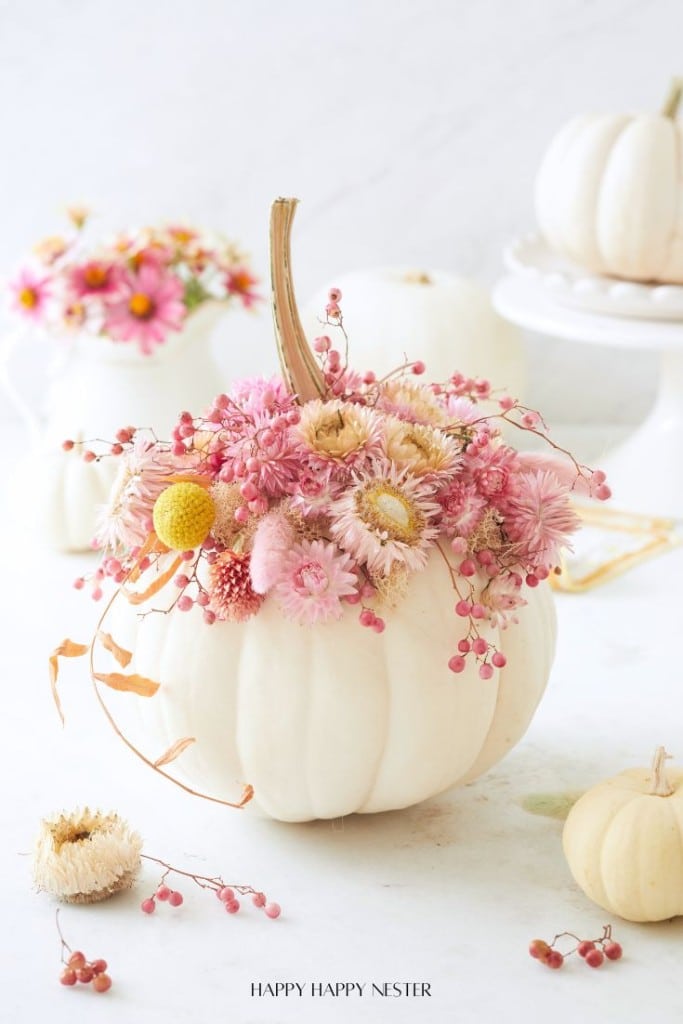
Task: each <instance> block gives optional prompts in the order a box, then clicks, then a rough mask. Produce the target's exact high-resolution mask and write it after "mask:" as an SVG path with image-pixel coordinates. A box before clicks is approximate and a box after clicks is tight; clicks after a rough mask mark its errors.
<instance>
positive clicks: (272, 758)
mask: <svg viewBox="0 0 683 1024" xmlns="http://www.w3.org/2000/svg"><path fill="white" fill-rule="evenodd" d="M176 593H177V592H176ZM173 596H175V595H174V594H169V596H168V600H169V601H170V600H171V599H172V597H173ZM528 598H529V603H528V605H527V606H526V607H524V608H522V609H521V610H520V615H519V618H520V622H519V624H518V625H514V626H511V627H510V628H508V629H507V630H505V631H504V632H501V631H499V630H489V631H488V632H486V631H484V634H483V635H484V636H485V637H486V638H487V639H489V640H490V641H492V642H493V643H495V644H496V646H497V647H498V648H499V649H500V650H501V651H502V652H503V653H504V654H505V655H506V657H507V665H506V666H505V668H503V669H496V671H495V675H494V677H493V678H492V679H490V680H488V681H483V680H481V679H480V678H479V675H478V673H477V669H476V666H474V664H472V665H468V667H467V669H466V670H465V672H463V673H462V674H460V675H458V676H457V677H456V676H454V675H453V673H452V672H451V671H450V670H449V668H448V659H449V657H450V656H451V654H452V653H453V651H454V650H455V649H456V646H457V641H458V639H459V638H460V637H461V636H463V635H464V627H463V625H462V621H463V620H462V619H458V618H457V616H456V615H455V614H454V612H453V601H454V594H453V589H452V585H451V581H450V577H449V575H448V572H447V571H446V569H445V566H444V563H443V561H442V559H441V558H440V557H439V556H438V555H434V556H433V557H432V559H431V561H430V562H429V564H428V567H427V568H426V569H425V570H424V571H422V572H419V573H415V574H414V576H413V578H412V579H411V582H410V588H409V592H408V594H407V595H406V596H405V597H404V598H403V599H402V600H401V602H400V603H399V604H398V606H397V607H396V608H394V609H392V610H391V612H390V614H387V616H386V621H387V626H386V629H385V631H384V633H382V634H381V635H377V634H376V633H375V632H373V631H372V630H369V629H363V628H362V627H361V626H360V625H359V624H358V620H357V611H356V610H354V609H353V608H350V609H349V611H348V612H347V613H346V614H345V616H344V618H343V619H342V620H340V621H338V622H332V623H329V624H325V625H321V626H316V627H315V628H305V627H300V628H298V627H296V626H293V625H292V623H291V621H289V620H287V619H285V618H284V616H283V615H282V612H281V611H280V610H279V608H278V606H277V605H276V604H275V602H274V600H273V599H272V598H267V599H266V601H265V603H264V605H263V606H262V608H261V609H260V611H259V613H258V615H255V616H254V617H253V618H252V619H250V620H249V621H248V622H246V623H229V622H222V623H216V624H215V625H213V626H207V625H205V623H204V622H203V621H202V619H201V616H199V615H197V614H192V613H189V614H188V613H184V612H180V611H177V610H173V611H171V612H169V613H168V614H151V615H146V616H145V617H144V618H139V617H138V612H140V611H142V612H144V611H145V610H147V609H148V607H149V605H153V606H154V607H156V608H159V607H164V605H163V604H160V600H161V599H162V595H161V594H157V595H155V597H154V598H153V599H152V600H151V601H150V602H149V605H142V606H141V607H138V608H134V607H131V606H130V605H129V604H128V603H127V602H126V600H125V599H124V598H122V597H120V598H117V600H116V601H115V602H114V604H113V606H112V608H111V610H110V612H109V614H108V615H107V616H106V617H105V620H104V622H103V624H102V629H103V630H104V631H105V632H107V633H109V634H111V635H112V636H113V637H114V639H115V640H116V642H117V643H118V644H120V645H121V646H122V647H124V648H125V649H127V650H129V651H133V652H134V659H133V661H132V662H131V664H130V665H129V666H128V668H127V669H126V671H127V672H131V671H132V672H136V673H139V674H140V675H142V676H145V677H147V678H150V679H152V680H154V681H155V682H158V683H160V689H159V690H158V692H157V693H156V694H155V695H154V696H153V697H149V698H146V697H138V696H133V695H129V694H121V695H118V694H114V695H113V696H111V697H110V696H109V694H107V696H106V701H107V703H108V704H109V705H110V707H111V708H112V709H113V710H114V714H115V717H116V718H117V719H119V720H120V721H121V722H126V723H128V727H127V728H126V729H125V730H124V731H126V732H127V733H128V732H129V731H130V735H131V736H132V738H133V739H134V742H135V743H136V746H138V747H139V749H141V750H142V752H143V753H144V754H145V756H146V757H147V758H148V759H150V760H151V761H154V760H156V759H157V758H158V757H160V756H161V755H162V754H163V753H164V752H165V751H166V750H167V749H168V748H170V747H171V746H172V745H173V744H174V743H175V742H176V741H178V740H179V739H184V738H185V737H188V736H192V737H194V739H195V740H196V742H195V743H194V744H193V745H192V746H190V747H189V748H188V749H186V750H185V752H184V753H183V754H182V755H181V756H180V757H179V758H178V760H177V761H176V762H175V764H174V765H173V768H174V770H175V772H176V774H179V775H180V776H181V777H182V778H183V779H184V780H185V781H187V782H189V783H190V784H192V785H193V786H195V787H196V788H199V789H201V790H203V792H204V793H206V794H209V795H211V796H217V797H219V798H221V799H226V800H234V799H235V797H236V794H238V793H239V790H240V784H241V783H249V784H251V785H252V786H253V787H254V790H255V797H254V805H255V806H256V807H258V808H259V809H260V810H261V811H263V812H264V813H266V814H268V815H270V816H271V817H273V818H278V819H280V820H283V821H306V820H309V819H313V818H336V817H341V816H343V815H346V814H351V813H353V812H359V813H369V812H372V811H387V810H393V809H396V808H400V807H406V806H409V805H411V804H414V803H417V802H419V801H421V800H425V799H427V798H428V797H431V796H434V795H435V794H437V793H440V792H442V791H443V790H445V789H448V788H449V787H451V786H454V785H457V784H462V783H464V782H467V781H469V780H471V779H474V778H475V777H476V776H478V775H480V774H481V773H482V772H484V771H486V770H487V769H488V768H490V767H491V765H493V764H495V763H496V762H497V761H499V760H500V758H501V757H503V755H504V754H506V753H507V751H508V750H509V749H510V748H511V747H512V746H513V745H514V744H515V743H516V742H517V741H518V740H519V739H520V738H521V736H522V735H523V734H524V732H525V731H526V729H527V726H528V725H529V722H530V721H531V718H532V715H533V713H534V711H535V709H536V706H537V705H538V702H539V700H540V698H541V696H542V694H543V691H544V689H545V685H546V681H547V679H548V675H549V672H550V667H551V663H552V658H553V653H554V646H555V615H554V605H553V603H552V598H551V594H550V591H549V589H548V588H547V587H546V586H545V585H544V586H542V587H539V588H537V589H536V590H534V591H530V592H529V595H528ZM96 660H97V659H96ZM99 660H100V661H101V660H102V659H101V656H100V657H99ZM132 707H133V709H134V714H139V716H140V718H139V720H138V721H135V719H134V718H131V708H132Z"/></svg>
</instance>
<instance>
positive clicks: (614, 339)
mask: <svg viewBox="0 0 683 1024" xmlns="http://www.w3.org/2000/svg"><path fill="white" fill-rule="evenodd" d="M493 304H494V306H495V308H496V309H497V311H498V312H499V313H500V314H501V315H502V316H503V317H505V318H506V319H507V320H510V321H511V322H512V323H514V324H518V325H519V326H520V327H524V328H527V329H528V330H531V331H535V332H538V333H539V334H544V335H548V336H550V337H555V338H563V339H565V340H568V341H576V342H583V343H585V344H599V345H607V346H611V347H614V348H618V349H622V350H624V349H626V350H629V349H631V350H635V349H638V350H644V351H647V352H653V351H655V352H658V353H659V354H660V379H659V389H658V394H657V398H656V401H655V404H654V407H653V409H652V411H651V412H650V414H649V415H648V417H647V419H646V420H645V421H644V422H643V423H642V424H641V426H640V427H638V428H637V429H636V431H635V432H634V433H633V434H632V435H631V436H630V437H629V438H628V439H627V440H626V441H625V442H624V443H623V444H622V445H620V446H619V447H618V448H616V449H614V450H613V451H612V452H611V453H609V455H608V457H607V458H606V459H603V460H601V468H604V470H605V472H606V473H607V474H608V477H609V483H610V486H611V487H612V492H613V495H614V503H615V505H618V506H619V507H620V508H622V509H628V510H629V511H632V512H642V513H646V514H649V515H660V516H671V517H674V518H676V517H681V516H683V322H680V321H665V320H659V319H651V320H649V319H647V320H646V319H636V318H633V317H621V316H609V315H606V314H604V313H592V312H589V311H585V310H577V309H572V308H570V307H568V306H563V305H561V304H560V303H559V302H557V301H556V300H555V299H554V298H553V296H552V294H548V291H547V290H546V289H544V287H543V285H542V284H539V283H538V282H536V281H533V280H529V279H527V278H525V277H523V276H520V275H516V274H512V275H509V276H506V277H503V278H502V279H501V280H500V281H499V282H498V283H497V285H496V286H495V288H494V290H493Z"/></svg>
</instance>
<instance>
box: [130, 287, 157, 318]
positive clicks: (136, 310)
mask: <svg viewBox="0 0 683 1024" xmlns="http://www.w3.org/2000/svg"><path fill="white" fill-rule="evenodd" d="M128 309H129V310H130V311H131V313H132V314H133V316H136V317H138V319H139V320H146V319H147V318H148V317H150V316H151V315H152V312H153V311H154V303H153V302H152V300H151V299H150V297H149V295H145V293H144V292H134V293H133V294H132V295H131V297H130V299H129V300H128Z"/></svg>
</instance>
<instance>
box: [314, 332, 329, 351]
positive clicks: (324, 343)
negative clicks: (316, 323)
mask: <svg viewBox="0 0 683 1024" xmlns="http://www.w3.org/2000/svg"><path fill="white" fill-rule="evenodd" d="M331 347H332V342H331V341H330V339H329V338H328V337H327V335H326V334H323V335H322V336H321V337H320V338H316V339H315V341H314V342H313V348H314V350H315V351H316V352H319V353H321V354H322V353H323V352H329V351H330V349H331Z"/></svg>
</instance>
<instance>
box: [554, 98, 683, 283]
mask: <svg viewBox="0 0 683 1024" xmlns="http://www.w3.org/2000/svg"><path fill="white" fill-rule="evenodd" d="M682 93H683V80H677V81H676V82H675V83H674V86H673V88H672V92H671V95H670V97H669V99H668V100H667V103H666V104H665V106H664V109H663V111H662V113H654V114H586V115H583V116H580V117H575V118H574V119H573V120H571V121H570V122H569V123H568V124H566V125H565V126H564V128H562V129H561V131H560V132H559V133H558V135H556V137H555V138H554V139H553V141H552V143H551V144H550V148H549V149H548V151H547V153H546V154H545V157H544V159H543V162H542V164H541V168H540V170H539V173H538V177H537V179H536V189H535V192H536V217H537V221H538V224H539V227H540V229H541V232H542V234H543V236H544V237H545V239H546V241H547V242H548V244H549V245H550V247H551V248H552V249H554V250H555V251H556V252H558V253H560V254H561V255H563V256H566V257H567V258H569V259H570V260H573V261H574V262H575V263H578V264H579V265H580V266H582V267H586V268H587V269H589V270H591V271H593V272H595V273H599V274H610V275H613V276H616V277H623V278H627V279H631V280H635V281H660V282H665V283H671V284H681V283H683V178H682V177H681V170H680V169H681V163H682V162H683V127H682V126H681V124H680V122H679V121H677V120H676V114H677V111H678V106H679V103H680V100H681V95H682Z"/></svg>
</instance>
